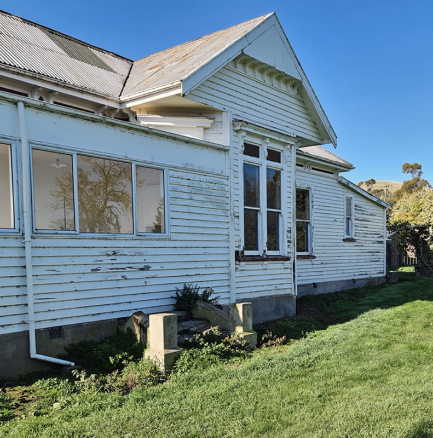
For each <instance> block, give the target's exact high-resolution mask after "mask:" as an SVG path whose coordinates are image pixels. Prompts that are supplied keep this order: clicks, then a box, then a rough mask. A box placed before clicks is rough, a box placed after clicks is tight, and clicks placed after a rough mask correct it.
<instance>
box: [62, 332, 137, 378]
mask: <svg viewBox="0 0 433 438" xmlns="http://www.w3.org/2000/svg"><path fill="white" fill-rule="evenodd" d="M144 348H145V347H144V345H142V344H141V343H139V342H138V341H137V338H136V336H135V334H134V333H132V330H130V329H128V331H127V332H126V333H125V332H122V331H120V330H119V331H118V332H117V333H116V334H115V335H114V336H111V337H108V338H106V339H104V340H102V341H100V342H95V341H80V342H77V343H76V344H71V345H69V346H67V347H66V352H67V354H65V355H62V358H65V359H68V360H72V361H73V362H75V363H76V364H78V365H81V366H82V367H83V368H84V369H85V370H86V371H87V372H88V373H93V374H101V373H111V372H113V371H115V370H121V369H122V368H124V367H125V366H126V364H127V363H129V362H130V361H133V360H139V359H141V357H142V356H143V352H144Z"/></svg>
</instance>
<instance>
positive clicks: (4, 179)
mask: <svg viewBox="0 0 433 438" xmlns="http://www.w3.org/2000/svg"><path fill="white" fill-rule="evenodd" d="M0 206H1V208H0V228H15V221H14V197H13V187H12V159H11V146H10V145H8V144H2V143H0Z"/></svg>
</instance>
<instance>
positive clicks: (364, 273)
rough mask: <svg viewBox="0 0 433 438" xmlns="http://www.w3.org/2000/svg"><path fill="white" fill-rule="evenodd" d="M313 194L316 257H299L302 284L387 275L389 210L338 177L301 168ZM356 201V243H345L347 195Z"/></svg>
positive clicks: (301, 181) (299, 177)
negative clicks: (386, 233) (386, 226)
mask: <svg viewBox="0 0 433 438" xmlns="http://www.w3.org/2000/svg"><path fill="white" fill-rule="evenodd" d="M297 185H298V186H300V187H305V188H310V189H311V195H312V228H313V255H314V256H315V257H316V258H315V259H313V260H297V279H298V284H308V283H320V282H324V281H338V280H350V279H357V278H374V277H381V276H384V275H385V274H386V273H385V271H384V265H385V263H384V257H385V252H384V240H385V236H384V223H385V222H384V220H385V219H384V218H385V209H384V208H383V207H382V206H380V205H379V204H377V203H375V202H373V201H370V200H369V199H368V198H366V197H364V196H362V195H360V194H359V193H357V192H355V191H353V190H350V189H349V188H348V187H346V186H344V185H342V184H340V183H339V182H338V181H337V180H336V177H335V176H332V175H326V174H322V173H318V172H315V171H307V170H302V169H299V168H298V169H297ZM346 196H350V197H352V198H353V201H354V227H355V239H356V242H344V241H343V239H344V238H345V197H346Z"/></svg>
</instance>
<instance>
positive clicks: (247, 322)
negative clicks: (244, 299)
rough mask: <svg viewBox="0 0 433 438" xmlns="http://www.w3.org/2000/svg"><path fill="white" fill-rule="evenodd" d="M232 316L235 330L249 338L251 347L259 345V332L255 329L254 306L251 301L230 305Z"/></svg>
mask: <svg viewBox="0 0 433 438" xmlns="http://www.w3.org/2000/svg"><path fill="white" fill-rule="evenodd" d="M230 316H231V318H232V320H233V322H234V323H235V331H236V332H237V333H239V334H240V335H241V336H242V337H243V338H244V339H246V340H248V342H249V343H250V345H251V347H253V348H254V347H255V346H256V345H257V333H256V332H255V331H254V330H253V307H252V304H251V303H236V304H234V305H232V306H231V307H230Z"/></svg>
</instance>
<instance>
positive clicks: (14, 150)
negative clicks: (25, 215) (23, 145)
mask: <svg viewBox="0 0 433 438" xmlns="http://www.w3.org/2000/svg"><path fill="white" fill-rule="evenodd" d="M0 143H1V144H5V145H7V146H9V151H10V160H11V161H10V169H11V172H12V177H11V184H12V202H13V220H14V226H13V228H0V233H1V234H17V233H19V231H20V229H21V225H20V224H21V222H20V216H21V215H20V214H19V211H20V203H19V191H20V183H19V169H18V154H19V151H18V147H17V142H16V140H12V139H10V138H7V137H0Z"/></svg>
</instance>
